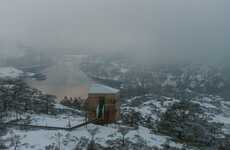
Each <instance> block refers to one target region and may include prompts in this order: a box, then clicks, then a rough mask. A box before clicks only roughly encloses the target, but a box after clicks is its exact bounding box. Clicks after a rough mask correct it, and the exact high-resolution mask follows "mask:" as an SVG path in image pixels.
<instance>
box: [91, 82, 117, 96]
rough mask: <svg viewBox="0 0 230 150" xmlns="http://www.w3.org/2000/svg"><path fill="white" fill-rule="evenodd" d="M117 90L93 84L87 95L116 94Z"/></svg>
mask: <svg viewBox="0 0 230 150" xmlns="http://www.w3.org/2000/svg"><path fill="white" fill-rule="evenodd" d="M118 92H119V90H117V89H114V88H111V87H109V86H106V85H102V84H93V85H92V86H91V87H90V89H89V94H117V93H118Z"/></svg>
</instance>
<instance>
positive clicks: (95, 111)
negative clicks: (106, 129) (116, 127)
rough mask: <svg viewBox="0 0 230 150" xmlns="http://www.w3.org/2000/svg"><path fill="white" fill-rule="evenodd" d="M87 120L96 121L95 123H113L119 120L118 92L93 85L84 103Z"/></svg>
mask: <svg viewBox="0 0 230 150" xmlns="http://www.w3.org/2000/svg"><path fill="white" fill-rule="evenodd" d="M85 106H86V111H87V118H88V120H94V119H98V122H97V123H100V124H106V123H113V122H116V121H117V120H119V118H120V98H119V90H117V89H114V88H111V87H108V86H105V85H101V84H93V85H92V86H91V87H90V89H89V94H88V98H87V100H86V103H85Z"/></svg>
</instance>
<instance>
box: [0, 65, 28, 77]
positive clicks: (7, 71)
mask: <svg viewBox="0 0 230 150" xmlns="http://www.w3.org/2000/svg"><path fill="white" fill-rule="evenodd" d="M21 76H23V71H21V70H18V69H15V68H13V67H1V68H0V78H19V77H21Z"/></svg>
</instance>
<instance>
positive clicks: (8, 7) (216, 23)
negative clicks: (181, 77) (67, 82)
mask: <svg viewBox="0 0 230 150" xmlns="http://www.w3.org/2000/svg"><path fill="white" fill-rule="evenodd" d="M229 4H230V2H229V0H0V51H1V52H11V53H12V54H13V52H15V51H17V50H18V47H17V45H18V44H19V43H22V44H23V45H27V46H29V47H32V48H34V49H43V50H44V49H45V50H55V49H63V51H65V49H73V50H82V49H87V50H92V51H120V52H127V53H130V54H131V55H132V56H131V57H133V58H136V59H149V60H157V61H169V60H194V61H202V60H205V61H222V60H228V59H229V58H230V52H229V51H230V44H229V39H230V29H229V26H230V21H229V20H230V19H229V12H230V11H229V9H228V8H229V6H230V5H229ZM227 62H229V61H227Z"/></svg>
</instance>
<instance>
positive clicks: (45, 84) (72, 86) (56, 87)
mask: <svg viewBox="0 0 230 150" xmlns="http://www.w3.org/2000/svg"><path fill="white" fill-rule="evenodd" d="M82 59H84V57H83V56H82V55H66V56H63V57H62V58H57V60H56V63H55V65H53V66H51V67H48V68H46V69H45V70H44V71H43V73H44V74H45V75H46V76H47V79H46V80H44V81H37V80H28V81H27V82H28V84H29V85H30V86H32V87H34V88H37V89H39V90H42V91H43V92H45V93H47V94H52V95H56V96H57V98H58V99H59V100H61V99H63V97H64V96H70V97H82V98H86V97H87V95H88V90H89V87H90V85H91V84H92V83H93V81H92V80H91V79H89V78H88V77H87V76H86V74H85V73H84V72H82V71H81V70H80V66H79V65H80V62H81V61H82Z"/></svg>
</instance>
